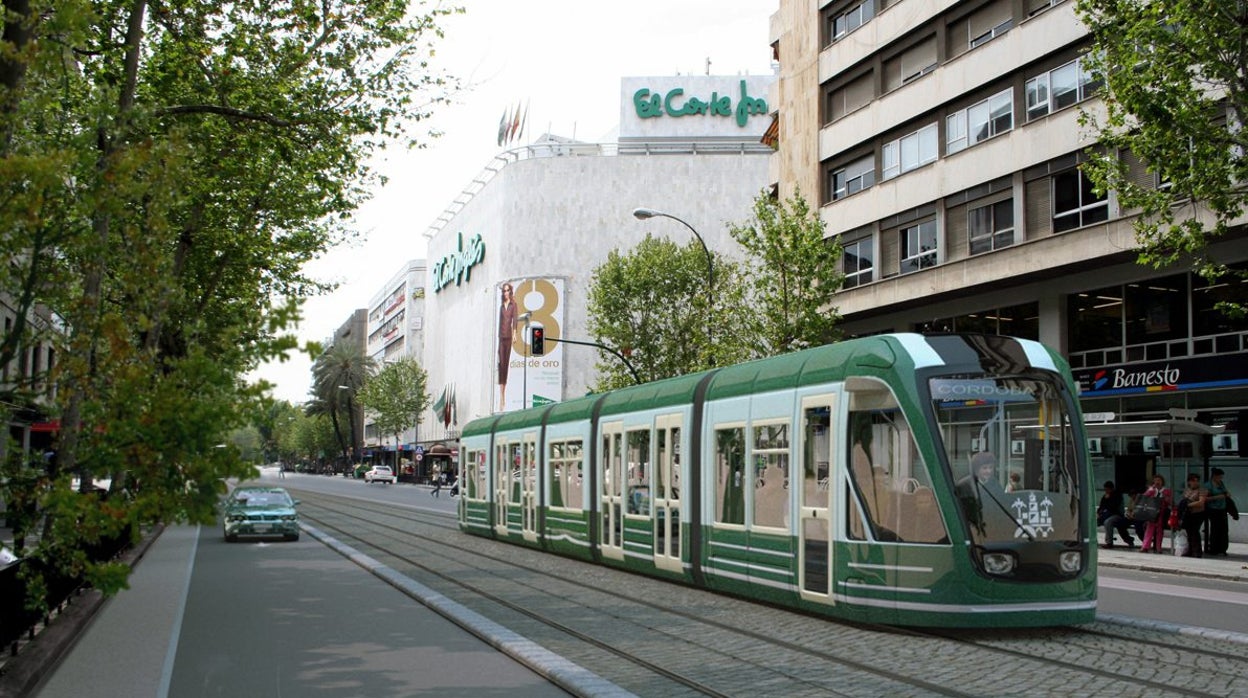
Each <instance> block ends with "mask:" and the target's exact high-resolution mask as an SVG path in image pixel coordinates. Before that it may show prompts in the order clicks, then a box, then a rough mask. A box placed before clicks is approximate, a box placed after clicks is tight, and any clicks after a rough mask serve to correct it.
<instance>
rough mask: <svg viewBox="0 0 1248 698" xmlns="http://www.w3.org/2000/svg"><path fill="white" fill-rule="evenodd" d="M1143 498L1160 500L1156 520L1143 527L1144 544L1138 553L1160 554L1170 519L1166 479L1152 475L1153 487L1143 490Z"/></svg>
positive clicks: (1168, 491)
mask: <svg viewBox="0 0 1248 698" xmlns="http://www.w3.org/2000/svg"><path fill="white" fill-rule="evenodd" d="M1144 496H1145V497H1157V498H1158V499H1159V500H1160V506H1158V507H1157V518H1155V519H1153V520H1152V521H1149V522H1148V523H1147V524H1146V525H1145V526H1144V543H1143V547H1141V548H1140V552H1142V553H1161V544H1162V543H1163V542H1164V541H1165V538H1166V523H1167V522H1168V520H1169V518H1170V496H1171V492H1170V488H1168V487H1166V478H1164V477H1162V476H1160V475H1154V476H1153V485H1152V487H1149V488H1148V489H1146V490H1144Z"/></svg>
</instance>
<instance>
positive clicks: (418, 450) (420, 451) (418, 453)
mask: <svg viewBox="0 0 1248 698" xmlns="http://www.w3.org/2000/svg"><path fill="white" fill-rule="evenodd" d="M413 450H414V451H416V460H420V456H423V455H425V447H424V446H421V445H420V444H416V446H414V447H413Z"/></svg>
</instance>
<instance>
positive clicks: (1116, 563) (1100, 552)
mask: <svg viewBox="0 0 1248 698" xmlns="http://www.w3.org/2000/svg"><path fill="white" fill-rule="evenodd" d="M1102 538H1103V531H1102V536H1098V541H1099V540H1101V539H1102ZM1096 554H1097V556H1098V557H1097V566H1098V567H1121V568H1124V569H1136V570H1148V571H1150V572H1166V573H1168V574H1180V575H1186V576H1189V577H1208V578H1211V579H1226V580H1230V581H1236V582H1248V543H1231V544H1230V546H1228V548H1227V554H1226V556H1225V557H1223V556H1217V557H1178V556H1176V555H1175V554H1174V552H1173V550H1172V549H1171V547H1170V541H1169V540H1167V541H1166V544H1165V546H1164V547H1163V548H1162V553H1161V554H1160V555H1158V554H1156V553H1142V552H1140V548H1139V541H1138V540H1137V541H1136V547H1135V548H1128V547H1127V546H1126V545H1123V544H1122V542H1121V541H1118V542H1117V544H1115V545H1114V547H1113V548H1099V549H1097V551H1096Z"/></svg>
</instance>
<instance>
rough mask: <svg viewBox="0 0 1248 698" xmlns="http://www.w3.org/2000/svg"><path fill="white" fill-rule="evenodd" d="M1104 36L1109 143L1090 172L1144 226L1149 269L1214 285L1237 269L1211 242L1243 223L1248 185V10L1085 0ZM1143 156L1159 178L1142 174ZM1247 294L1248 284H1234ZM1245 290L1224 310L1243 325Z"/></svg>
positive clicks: (1095, 51)
mask: <svg viewBox="0 0 1248 698" xmlns="http://www.w3.org/2000/svg"><path fill="white" fill-rule="evenodd" d="M1076 7H1077V11H1078V13H1079V16H1080V18H1081V19H1082V20H1083V22H1084V23H1085V24H1086V25H1087V26H1088V28H1089V29H1090V31H1091V33H1092V39H1093V44H1092V47H1091V50H1090V51H1089V53H1088V54H1087V56H1086V57H1085V61H1086V66H1087V67H1088V69H1090V70H1091V71H1092V72H1093V75H1094V76H1095V78H1096V79H1097V80H1099V81H1102V82H1103V83H1104V89H1103V90H1102V97H1103V99H1104V104H1105V114H1104V115H1103V116H1102V117H1098V116H1096V115H1095V114H1093V113H1091V112H1085V113H1084V114H1083V115H1082V119H1083V121H1084V123H1085V124H1086V125H1089V126H1091V127H1092V128H1093V129H1095V131H1096V133H1095V135H1096V137H1097V140H1098V145H1097V147H1096V148H1094V149H1093V150H1092V151H1091V155H1092V158H1091V161H1090V162H1088V163H1086V164H1085V165H1084V171H1085V172H1086V173H1087V175H1088V176H1089V178H1091V179H1092V181H1093V182H1094V183H1095V184H1096V186H1097V188H1098V189H1099V190H1100V191H1110V190H1112V191H1114V192H1115V195H1116V196H1117V198H1118V202H1119V204H1120V205H1121V207H1122V208H1123V209H1124V210H1127V211H1131V210H1138V211H1139V212H1140V215H1139V217H1138V218H1136V219H1135V221H1134V226H1135V231H1136V237H1137V240H1138V242H1139V245H1140V254H1139V261H1140V263H1142V264H1146V265H1150V266H1153V267H1155V268H1166V267H1172V266H1174V265H1188V266H1190V267H1191V268H1192V269H1193V270H1194V271H1196V272H1197V273H1198V274H1200V275H1201V276H1203V277H1204V278H1205V279H1207V280H1208V281H1209V282H1210V283H1211V284H1212V283H1215V282H1218V281H1219V280H1226V279H1228V278H1230V277H1232V276H1238V277H1239V278H1240V279H1248V269H1245V268H1243V267H1242V266H1241V267H1239V268H1238V270H1231V269H1228V268H1227V266H1226V265H1224V264H1223V263H1222V262H1221V261H1220V260H1219V256H1218V255H1216V254H1213V253H1212V251H1211V250H1210V246H1211V245H1214V244H1215V243H1216V242H1218V241H1219V240H1220V239H1222V238H1225V237H1226V236H1227V235H1228V232H1230V230H1231V228H1232V227H1234V226H1239V225H1241V224H1242V222H1241V221H1240V220H1239V219H1240V218H1241V216H1242V213H1243V209H1244V201H1245V195H1246V194H1248V189H1246V188H1245V183H1246V182H1248V160H1246V159H1245V152H1246V149H1248V134H1246V133H1245V131H1244V128H1243V124H1244V114H1245V113H1246V110H1248V50H1245V48H1244V47H1245V46H1248V3H1245V2H1242V1H1235V2H1223V1H1220V0H1119V1H1116V2H1107V1H1106V0H1078V3H1077V6H1076ZM1127 154H1129V155H1131V156H1132V157H1134V158H1138V159H1139V160H1140V161H1142V162H1143V163H1144V165H1145V166H1146V167H1147V169H1148V172H1149V173H1151V175H1152V177H1149V178H1147V179H1142V178H1140V177H1138V176H1135V175H1134V173H1133V172H1132V168H1131V166H1130V163H1129V162H1128V161H1127V160H1126V158H1124V155H1127ZM1234 286H1238V287H1243V286H1244V284H1234ZM1245 300H1246V299H1245V298H1244V295H1243V291H1240V292H1239V294H1238V295H1237V296H1226V297H1224V301H1223V302H1222V303H1221V304H1220V309H1221V310H1223V312H1227V313H1230V314H1235V315H1239V316H1241V317H1242V315H1243V313H1244V310H1245Z"/></svg>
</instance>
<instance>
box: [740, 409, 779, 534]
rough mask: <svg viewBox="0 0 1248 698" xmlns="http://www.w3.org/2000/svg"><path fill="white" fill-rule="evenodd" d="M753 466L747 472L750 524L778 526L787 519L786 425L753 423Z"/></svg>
mask: <svg viewBox="0 0 1248 698" xmlns="http://www.w3.org/2000/svg"><path fill="white" fill-rule="evenodd" d="M753 446H754V451H753V465H754V470H753V472H752V473H750V477H751V485H752V486H751V487H749V488H747V489H748V491H749V492H751V493H752V495H753V498H754V501H753V515H754V518H753V524H754V525H755V526H768V527H772V528H780V527H784V526H787V525H788V523H789V425H788V424H769V425H765V426H756V427H754V443H753Z"/></svg>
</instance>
